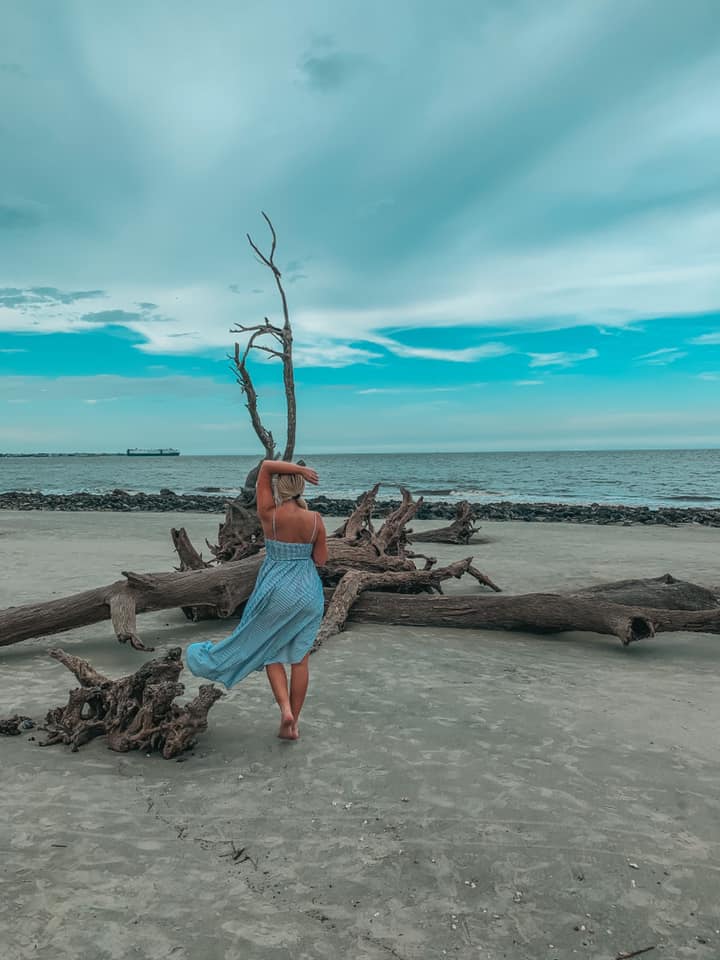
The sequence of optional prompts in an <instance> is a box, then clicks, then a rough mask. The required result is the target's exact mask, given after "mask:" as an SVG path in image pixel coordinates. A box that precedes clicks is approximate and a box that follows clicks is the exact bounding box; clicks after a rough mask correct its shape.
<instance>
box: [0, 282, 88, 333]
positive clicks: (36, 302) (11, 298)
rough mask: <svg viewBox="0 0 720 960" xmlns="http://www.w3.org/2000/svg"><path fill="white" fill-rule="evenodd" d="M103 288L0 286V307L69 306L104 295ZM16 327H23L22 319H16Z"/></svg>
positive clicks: (40, 307)
mask: <svg viewBox="0 0 720 960" xmlns="http://www.w3.org/2000/svg"><path fill="white" fill-rule="evenodd" d="M104 296H105V291H104V290H70V291H66V290H59V289H58V288H57V287H27V288H21V287H0V307H5V308H7V309H9V310H14V309H18V308H21V309H22V310H23V312H27V311H28V310H42V309H44V308H47V307H58V306H69V305H71V304H74V303H77V302H78V301H81V300H93V299H96V298H98V297H104ZM18 329H23V321H22V319H20V318H19V319H18Z"/></svg>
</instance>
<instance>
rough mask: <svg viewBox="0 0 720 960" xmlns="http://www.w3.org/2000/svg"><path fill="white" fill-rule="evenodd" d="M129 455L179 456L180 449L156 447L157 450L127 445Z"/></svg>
mask: <svg viewBox="0 0 720 960" xmlns="http://www.w3.org/2000/svg"><path fill="white" fill-rule="evenodd" d="M126 452H127V455H128V456H129V457H179V456H180V451H179V450H174V449H173V448H172V447H158V448H157V450H141V449H140V448H139V447H128V449H127V451H126Z"/></svg>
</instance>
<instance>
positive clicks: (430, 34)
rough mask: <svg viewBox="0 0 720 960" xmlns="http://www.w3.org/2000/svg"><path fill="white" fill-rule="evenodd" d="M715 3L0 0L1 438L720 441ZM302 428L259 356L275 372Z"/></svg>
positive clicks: (343, 446) (90, 445) (374, 444)
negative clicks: (251, 365)
mask: <svg viewBox="0 0 720 960" xmlns="http://www.w3.org/2000/svg"><path fill="white" fill-rule="evenodd" d="M718 89H720V18H718V15H717V4H716V3H715V2H714V0H707V2H706V0H693V2H692V3H689V4H683V5H680V4H677V3H676V2H675V0H652V2H650V0H648V2H643V0H637V2H634V3H632V4H628V3H625V2H620V0H588V2H586V3H577V2H575V0H572V2H565V0H549V2H547V3H535V2H533V0H526V2H515V0H503V2H500V0H492V2H485V0H467V2H464V0H462V2H461V0H446V2H445V3H443V4H438V3H430V2H425V0H412V2H404V0H395V2H394V3H392V4H387V3H380V2H375V0H366V2H365V3H363V4H355V3H348V2H333V3H330V2H318V0H307V2H305V3H303V4H297V3H292V2H290V0H287V2H285V0H283V2H269V3H268V2H267V0H266V2H263V3H259V2H257V3H256V2H252V0H245V2H244V3H242V4H238V3H235V2H224V0H207V2H205V3H203V4H198V3H195V2H186V0H173V2H172V3H170V2H169V0H148V2H145V3H142V4H139V3H138V4H108V3H96V4H90V3H87V2H84V0H78V2H75V0H64V2H63V3H62V4H51V3H46V2H41V0H22V2H20V0H5V3H4V4H3V11H2V30H1V31H0V108H1V109H0V136H1V137H2V151H0V451H3V450H4V451H27V450H37V449H43V450H58V451H62V450H78V449H82V450H91V451H99V450H120V449H124V448H125V447H126V446H130V445H132V446H144V445H149V446H156V445H173V446H177V447H179V448H180V449H182V450H183V451H184V452H187V453H204V452H207V453H248V452H254V451H256V450H258V444H257V441H256V440H255V438H254V435H253V434H252V432H251V430H250V427H249V424H248V422H247V416H246V414H245V411H244V408H243V402H242V397H241V396H240V393H239V388H238V387H237V386H236V385H235V383H234V381H233V378H232V376H231V374H230V372H229V369H228V365H227V362H226V359H225V355H226V353H227V351H228V350H229V349H230V348H231V346H232V340H233V338H232V336H231V335H230V333H229V330H230V328H231V327H232V325H233V324H234V323H235V322H238V321H239V322H245V323H252V322H255V321H257V320H259V319H261V318H262V317H263V316H264V315H270V316H277V309H278V304H277V300H276V297H275V296H274V295H273V289H272V286H271V284H270V283H269V282H268V277H267V275H266V274H265V273H264V272H263V269H262V268H261V267H260V266H259V265H258V264H257V263H256V262H255V260H254V259H253V257H252V256H251V254H250V252H249V250H248V249H247V245H246V241H245V232H246V231H250V232H251V233H252V234H253V235H254V237H255V238H256V240H258V242H261V243H264V241H265V234H264V230H263V226H264V225H263V222H262V219H261V217H260V214H259V211H260V210H261V209H265V210H267V211H268V212H269V213H270V215H271V216H272V217H273V219H274V222H275V224H276V227H277V229H278V233H279V250H278V262H279V263H280V266H281V268H282V269H283V273H284V277H285V280H286V284H287V291H288V297H289V300H290V307H291V312H292V316H293V320H294V326H295V334H296V360H297V368H298V369H297V380H298V385H299V386H298V401H299V449H300V450H301V451H305V452H308V453H311V452H326V451H333V450H338V451H355V450H484V449H488V450H503V449H505V450H508V449H509V450H518V449H568V448H569V449H578V448H584V449H587V448H623V447H665V446H667V447H678V446H717V445H718V443H719V442H720V404H719V403H718V400H719V399H720V167H719V166H718V163H717V158H718V156H719V155H720V111H719V110H718V109H717V91H718ZM256 377H257V381H258V387H259V390H260V394H261V403H262V405H263V411H264V414H265V416H266V418H267V422H268V425H269V426H270V427H271V428H272V429H273V431H274V432H275V434H276V436H278V438H279V439H280V437H281V435H282V424H283V418H282V392H281V390H280V381H279V377H278V370H277V368H276V367H274V366H273V364H272V362H268V363H265V362H263V361H262V360H260V361H259V362H258V364H257V365H256Z"/></svg>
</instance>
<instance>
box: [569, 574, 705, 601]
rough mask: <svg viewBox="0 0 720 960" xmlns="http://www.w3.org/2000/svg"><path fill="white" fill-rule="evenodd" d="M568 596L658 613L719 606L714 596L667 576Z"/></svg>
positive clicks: (623, 583) (589, 588) (603, 587)
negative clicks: (647, 608) (656, 611)
mask: <svg viewBox="0 0 720 960" xmlns="http://www.w3.org/2000/svg"><path fill="white" fill-rule="evenodd" d="M572 596H574V597H578V598H582V599H584V600H598V599H599V600H610V601H611V602H613V603H624V604H627V605H630V606H632V605H634V604H637V605H639V606H642V607H651V608H652V609H659V610H712V609H713V608H714V607H719V606H720V599H718V592H716V591H713V590H708V589H707V588H706V587H700V586H698V585H697V584H696V583H688V582H687V581H686V580H677V579H676V578H675V577H673V575H672V574H670V573H664V574H663V575H662V576H661V577H654V578H652V579H650V580H616V581H614V582H613V583H603V584H600V586H597V587H587V588H586V589H584V590H577V591H574V592H573V593H572Z"/></svg>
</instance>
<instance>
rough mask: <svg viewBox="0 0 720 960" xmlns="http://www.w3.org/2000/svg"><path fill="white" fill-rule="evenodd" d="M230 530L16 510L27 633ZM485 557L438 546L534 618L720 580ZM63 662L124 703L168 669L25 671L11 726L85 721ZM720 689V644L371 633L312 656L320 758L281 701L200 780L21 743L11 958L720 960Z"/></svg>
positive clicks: (313, 721) (11, 549) (160, 640)
mask: <svg viewBox="0 0 720 960" xmlns="http://www.w3.org/2000/svg"><path fill="white" fill-rule="evenodd" d="M217 520H218V518H216V517H214V516H212V515H208V514H201V515H194V514H187V513H183V514H181V515H178V516H174V515H173V514H167V513H166V514H162V515H158V514H141V513H135V514H109V513H103V514H99V513H74V514H67V513H42V512H39V513H20V512H12V511H4V512H0V562H1V563H2V570H3V576H2V579H1V580H0V607H5V606H9V605H11V604H13V605H15V604H22V603H27V602H30V601H32V600H42V599H50V598H52V597H55V596H62V595H64V594H69V593H72V592H74V591H79V590H82V589H85V588H87V587H90V586H95V585H100V584H102V583H105V582H110V581H111V580H113V579H116V578H117V577H118V576H119V575H120V571H121V570H124V569H132V570H138V571H142V570H168V569H171V568H172V566H173V563H174V557H173V553H172V549H171V546H170V540H169V535H168V531H169V528H170V527H171V526H174V525H176V526H179V525H184V526H186V527H187V528H188V531H189V532H190V534H191V536H192V538H193V540H194V541H195V542H196V543H200V542H202V541H203V538H204V537H205V536H208V537H209V538H212V537H213V536H214V534H215V532H216V529H217V526H216V525H217ZM431 524H432V522H431V521H430V522H428V521H425V522H418V523H416V524H414V526H415V528H416V529H425V528H427V527H428V526H429V525H431ZM328 526H329V527H330V528H332V524H331V523H328ZM480 533H481V536H482V538H483V540H484V541H485V542H482V543H478V544H476V545H472V546H471V547H470V548H466V547H441V546H435V545H424V546H425V547H427V548H428V551H427V552H430V553H432V554H434V555H436V556H438V557H439V558H440V559H441V560H449V559H457V558H459V557H464V556H468V555H469V554H471V553H472V554H473V555H474V556H475V557H476V560H477V564H478V566H479V567H480V568H481V569H482V570H484V571H485V572H487V573H488V574H489V575H490V576H491V577H492V578H493V579H494V580H495V581H496V582H497V583H498V584H499V585H500V586H501V587H502V588H503V589H504V590H505V591H507V592H530V591H537V590H549V591H552V590H566V589H571V588H573V587H580V586H585V585H589V584H594V583H599V582H602V581H607V580H614V579H619V578H623V577H630V576H657V575H659V574H662V573H665V572H668V571H669V572H672V573H673V574H675V575H676V576H679V577H682V578H684V579H688V580H692V581H694V582H697V583H700V584H703V585H705V586H709V587H714V586H716V585H717V584H718V583H720V570H719V569H718V563H717V558H718V548H719V547H720V531H719V530H718V529H712V528H700V527H696V526H690V525H687V526H683V527H678V528H671V527H655V526H653V527H646V526H627V527H623V526H592V525H582V526H578V525H569V524H568V525H565V524H556V523H520V522H507V523H483V525H482V529H481V531H480ZM447 589H448V592H450V591H453V592H471V591H473V590H474V589H477V588H475V587H474V586H473V585H472V583H470V582H467V583H455V582H453V583H452V584H450V585H449V586H448V588H447ZM139 624H140V629H141V635H142V636H143V639H144V640H145V641H146V642H148V643H152V644H155V646H156V647H157V648H158V650H159V651H162V650H163V649H164V648H166V647H168V646H170V645H174V644H181V645H183V646H184V645H186V644H187V643H189V642H190V641H191V640H197V639H205V638H220V637H222V636H223V635H225V634H226V633H227V632H229V629H230V628H231V624H229V623H228V622H225V623H219V622H209V623H200V624H190V623H187V622H186V621H185V619H184V617H183V615H182V613H181V612H180V611H179V610H178V611H162V612H159V613H156V614H147V615H143V616H142V617H141V618H140V620H139ZM53 646H62V647H63V648H65V649H67V650H70V651H72V652H74V653H77V654H79V655H81V656H87V657H88V658H89V659H90V660H91V661H92V662H93V663H94V664H95V665H96V666H97V667H98V668H99V669H100V670H101V671H102V672H104V673H108V674H110V675H112V676H119V675H122V674H124V673H129V672H132V671H133V670H135V669H136V668H137V667H138V665H139V664H140V663H142V661H143V659H144V658H147V657H148V656H151V655H150V654H141V653H137V652H135V651H133V650H131V649H129V648H127V647H125V646H121V645H119V644H118V643H116V642H115V640H114V638H113V636H112V632H111V629H110V626H109V624H108V623H100V624H96V625H93V626H90V627H86V628H84V629H82V630H75V631H72V632H69V633H66V634H62V635H59V636H57V637H48V638H44V639H39V640H35V641H28V642H25V643H22V644H18V645H16V646H13V647H8V648H0V676H1V677H2V683H1V684H0V716H5V715H7V714H11V713H15V712H19V713H23V714H29V715H32V716H35V717H40V716H42V715H43V714H44V712H45V711H46V710H47V709H48V708H49V707H51V706H55V705H58V704H60V703H62V702H63V701H65V700H66V696H67V691H68V690H69V689H70V687H71V686H72V685H73V680H72V678H71V677H70V675H69V674H68V673H67V671H66V670H64V669H63V668H62V667H61V666H60V665H59V664H57V663H56V662H54V661H53V660H51V659H50V658H49V657H48V656H47V652H48V650H50V649H51V648H52V647H53ZM719 673H720V650H719V649H718V639H717V637H713V636H706V635H696V634H681V633H678V634H664V635H661V636H660V637H659V638H657V639H655V640H652V641H648V642H646V643H641V644H635V645H633V646H632V647H631V648H629V649H623V648H622V647H621V646H620V645H619V644H618V643H617V642H616V641H614V640H613V639H611V638H608V637H598V636H592V635H586V634H566V635H563V636H561V637H560V636H558V637H552V636H551V637H544V638H537V637H532V636H530V635H523V634H519V633H506V632H491V631H483V632H480V631H472V630H457V631H446V632H439V631H435V630H430V629H419V628H417V629H416V628H398V627H387V628H382V629H379V628H377V627H370V626H351V627H350V628H349V629H348V630H347V631H346V632H345V633H343V634H342V635H340V636H338V637H336V638H334V639H333V640H331V641H330V642H328V644H327V645H326V647H325V648H324V649H323V650H322V651H321V652H320V653H319V654H318V655H317V656H314V657H313V658H312V680H311V690H310V695H309V698H308V703H307V706H306V712H305V714H304V715H303V722H302V740H301V741H300V742H299V743H297V744H289V743H283V742H280V741H278V740H277V739H276V738H275V735H274V734H275V730H276V726H277V718H276V708H275V707H274V704H273V702H272V700H271V696H270V693H269V690H268V689H267V684H266V681H265V679H264V677H263V676H261V675H257V676H256V677H252V678H249V679H248V680H247V681H245V682H243V683H242V684H241V685H240V686H238V687H237V688H235V689H234V690H233V691H231V692H230V693H228V694H227V696H226V697H225V698H224V699H223V700H221V701H220V702H219V703H218V704H217V706H216V707H214V708H213V710H212V712H211V714H210V728H209V730H208V732H207V733H206V734H205V735H204V736H203V737H202V738H201V740H200V742H199V744H198V746H197V748H196V750H195V752H194V753H193V754H192V755H189V756H188V757H187V759H186V761H185V762H183V763H177V762H172V761H170V762H169V761H165V760H162V759H161V758H158V757H155V756H153V757H146V756H145V755H144V754H137V753H134V754H124V755H121V754H116V753H112V752H110V751H108V750H107V749H106V748H105V747H104V745H103V743H102V742H99V741H96V742H94V743H92V744H90V745H89V746H87V747H85V748H83V749H82V750H81V751H80V752H79V753H77V754H71V753H69V752H67V751H66V750H65V749H64V748H60V747H53V748H48V749H47V750H43V751H41V750H39V749H38V747H37V744H36V743H35V742H28V736H21V737H15V738H7V739H3V740H2V741H0V757H1V762H2V798H3V817H2V820H1V821H0V885H1V887H2V895H1V896H0V934H1V937H0V940H1V942H2V944H3V948H2V955H3V957H4V958H8V960H20V958H23V960H24V958H26V957H27V958H29V957H33V958H38V960H65V958H67V960H70V958H73V960H85V958H93V960H126V958H127V960H131V958H133V960H135V958H137V960H140V958H143V960H144V958H150V957H152V958H153V960H164V958H174V960H240V958H243V960H247V958H252V960H255V958H257V960H340V958H348V960H389V958H396V960H439V958H442V957H448V958H461V960H464V958H480V960H501V958H507V960H553V958H557V960H570V958H575V957H582V958H586V960H613V958H616V957H618V956H619V955H620V954H621V953H622V952H623V951H627V952H631V951H634V950H642V949H643V948H646V947H655V948H656V949H655V950H654V951H653V952H651V953H649V954H647V956H648V957H649V958H655V957H658V958H660V957H664V958H666V960H680V958H686V957H688V958H689V957H692V958H700V960H703V958H708V960H710V958H717V957H718V956H719V955H720V911H719V910H718V889H719V887H720V741H719V740H718V736H717V730H718V723H719V721H720V698H719V697H718V693H717V691H718V675H719ZM183 679H184V682H185V683H186V688H187V693H188V694H193V693H194V692H195V690H196V688H197V684H198V681H196V680H195V679H194V678H193V677H191V676H184V677H183ZM231 842H232V843H234V844H235V847H236V849H241V848H245V851H246V854H247V859H242V858H240V859H239V860H238V861H237V862H234V861H233V859H232V857H231V856H229V854H230V853H231V852H232V848H231Z"/></svg>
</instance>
